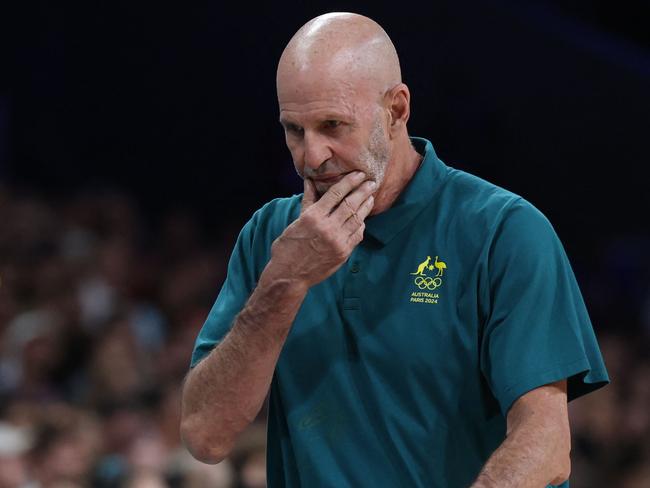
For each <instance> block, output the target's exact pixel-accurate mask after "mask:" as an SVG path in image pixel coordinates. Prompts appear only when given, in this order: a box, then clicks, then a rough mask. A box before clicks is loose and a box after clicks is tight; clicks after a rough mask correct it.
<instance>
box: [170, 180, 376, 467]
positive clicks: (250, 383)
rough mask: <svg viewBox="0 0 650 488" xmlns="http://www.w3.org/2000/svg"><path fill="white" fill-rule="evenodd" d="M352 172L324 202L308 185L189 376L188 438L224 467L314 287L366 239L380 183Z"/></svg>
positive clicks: (184, 424)
mask: <svg viewBox="0 0 650 488" xmlns="http://www.w3.org/2000/svg"><path fill="white" fill-rule="evenodd" d="M364 179H365V175H364V174H363V173H361V172H354V173H351V174H348V175H346V177H345V178H343V179H342V180H341V181H340V182H338V183H337V184H336V185H334V186H332V187H331V188H330V189H329V190H328V191H327V193H325V194H324V195H323V197H322V198H320V199H318V198H317V196H316V192H315V189H314V187H313V185H312V184H311V182H309V181H308V180H305V194H304V196H303V201H302V209H301V214H300V217H298V219H296V221H294V222H293V223H292V224H291V225H289V226H288V227H287V228H286V229H285V231H284V232H283V233H282V235H281V236H280V237H278V239H276V241H275V242H274V243H273V246H272V248H271V259H270V260H269V263H268V264H267V266H266V268H265V269H264V271H263V272H262V274H261V276H260V279H259V282H258V284H257V287H256V288H255V290H254V291H253V293H252V294H251V296H250V298H249V299H248V302H247V303H246V305H245V306H244V308H243V309H242V311H241V312H240V313H239V314H238V315H237V317H236V318H235V320H234V323H233V326H232V327H231V329H230V332H228V334H226V336H225V337H224V339H223V340H222V341H221V343H219V345H217V346H216V347H215V348H214V349H213V350H212V351H211V352H210V354H208V355H207V356H206V358H205V359H203V361H201V362H200V363H199V364H197V365H196V366H195V367H194V368H193V369H192V370H191V371H190V372H189V373H188V375H187V378H186V379H185V383H184V386H183V397H182V412H181V437H182V438H183V441H184V443H185V445H186V446H187V448H188V449H189V451H190V452H191V453H192V455H193V456H194V457H196V458H197V459H199V460H201V461H203V462H206V463H218V462H219V461H221V460H222V459H224V458H225V457H226V456H227V455H228V454H229V453H230V451H231V449H232V447H233V445H234V443H235V440H236V438H237V436H238V435H239V434H240V433H241V432H242V431H243V430H244V429H245V428H246V427H247V426H248V425H249V424H250V423H251V422H252V421H253V420H254V419H255V417H256V416H257V414H258V413H259V411H260V409H261V407H262V404H263V402H264V399H265V397H266V394H267V392H268V389H269V385H270V384H271V379H272V378H273V371H274V369H275V365H276V363H277V361H278V358H279V356H280V352H281V350H282V347H283V345H284V342H285V340H286V338H287V336H288V334H289V331H290V329H291V325H292V323H293V321H294V319H295V316H296V314H297V313H298V310H299V308H300V305H301V304H302V301H303V300H304V298H305V295H306V294H307V291H308V289H309V287H311V286H313V285H314V284H316V283H319V282H320V281H322V280H324V279H326V278H327V277H328V276H330V275H331V274H333V273H334V272H335V271H336V270H337V269H338V268H339V267H340V266H341V265H342V264H343V263H344V262H345V261H346V260H347V258H348V256H349V255H350V254H351V252H352V250H353V249H354V248H355V247H356V245H357V244H358V243H359V242H361V240H362V238H363V231H364V229H365V224H364V220H365V218H366V217H367V216H368V214H369V213H370V211H371V210H372V206H373V202H374V200H373V197H372V195H371V193H372V192H373V191H374V186H373V184H372V183H370V182H365V183H364V182H363V180H364Z"/></svg>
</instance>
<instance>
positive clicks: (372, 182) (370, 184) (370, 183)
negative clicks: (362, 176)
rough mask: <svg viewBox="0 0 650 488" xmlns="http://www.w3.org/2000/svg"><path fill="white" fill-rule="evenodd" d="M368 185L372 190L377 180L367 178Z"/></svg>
mask: <svg viewBox="0 0 650 488" xmlns="http://www.w3.org/2000/svg"><path fill="white" fill-rule="evenodd" d="M368 186H369V187H370V189H371V190H374V189H375V188H377V182H376V181H372V180H369V181H368Z"/></svg>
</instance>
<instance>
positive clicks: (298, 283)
mask: <svg viewBox="0 0 650 488" xmlns="http://www.w3.org/2000/svg"><path fill="white" fill-rule="evenodd" d="M258 286H264V287H267V288H269V290H273V291H274V292H277V293H282V294H288V295H290V296H296V297H300V298H304V296H305V295H306V294H307V292H308V291H309V284H308V283H307V282H306V281H305V280H302V279H299V278H297V277H295V276H291V275H290V274H289V273H287V269H286V266H283V265H280V264H278V263H277V262H276V261H274V260H273V258H271V260H270V261H269V262H268V264H267V265H266V267H265V268H264V271H262V274H261V275H260V279H259V282H258Z"/></svg>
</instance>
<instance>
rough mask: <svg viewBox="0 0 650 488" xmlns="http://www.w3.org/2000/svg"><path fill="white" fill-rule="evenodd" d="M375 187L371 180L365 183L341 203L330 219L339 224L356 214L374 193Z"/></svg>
mask: <svg viewBox="0 0 650 488" xmlns="http://www.w3.org/2000/svg"><path fill="white" fill-rule="evenodd" d="M376 186H377V184H376V183H375V182H374V181H372V180H368V181H365V182H364V183H363V184H362V185H361V186H359V188H357V189H356V190H354V191H353V192H352V193H350V194H349V195H348V196H346V197H345V198H344V199H343V200H342V201H341V203H340V204H339V206H338V208H337V209H336V210H335V211H334V212H333V213H332V217H334V218H335V219H337V220H338V221H339V222H340V223H341V224H343V223H345V222H346V221H347V220H348V219H349V218H350V216H352V215H353V214H356V213H357V211H358V210H359V207H360V206H361V205H362V204H363V203H364V202H365V201H366V199H367V198H368V197H369V196H370V195H371V194H372V192H373V191H375V188H376Z"/></svg>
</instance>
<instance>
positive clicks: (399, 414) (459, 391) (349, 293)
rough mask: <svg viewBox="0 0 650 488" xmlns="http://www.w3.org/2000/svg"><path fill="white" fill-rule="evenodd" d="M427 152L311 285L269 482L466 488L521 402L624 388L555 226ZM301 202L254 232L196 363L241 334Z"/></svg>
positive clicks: (275, 209)
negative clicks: (236, 327)
mask: <svg viewBox="0 0 650 488" xmlns="http://www.w3.org/2000/svg"><path fill="white" fill-rule="evenodd" d="M412 142H413V145H414V147H415V148H416V150H417V151H418V152H420V153H421V154H423V155H424V160H423V162H422V164H421V166H420V168H419V169H418V171H417V173H416V174H415V176H414V177H413V179H412V180H411V181H410V183H409V184H408V186H407V187H406V188H405V189H404V191H403V192H402V194H401V195H400V196H399V198H398V200H397V201H396V202H395V204H394V205H393V206H392V207H391V208H390V209H389V210H387V211H385V212H383V213H381V214H379V215H376V216H374V217H371V218H369V219H367V221H366V224H367V225H366V232H365V236H364V239H363V242H361V244H359V245H358V246H357V247H356V248H355V250H354V251H353V252H352V254H351V256H350V257H349V259H348V260H347V262H346V263H345V264H344V265H343V266H341V268H340V269H339V270H338V271H337V272H336V273H335V274H334V275H332V276H331V277H330V278H328V279H327V280H325V281H323V282H322V283H319V284H318V285H316V286H314V287H312V288H311V289H310V290H309V292H308V294H307V296H306V298H305V300H304V302H303V304H302V306H301V308H300V310H299V312H298V314H297V316H296V319H295V321H294V323H293V326H292V329H291V331H290V333H289V335H288V337H287V340H286V343H285V345H284V348H283V350H282V353H281V355H280V358H279V360H278V363H277V366H276V369H275V374H274V377H273V381H272V384H271V392H270V403H269V418H268V448H267V471H268V484H269V487H306V488H313V487H333V488H343V487H391V488H393V487H408V488H414V487H427V488H431V487H434V488H435V487H439V488H450V487H454V488H455V487H458V488H461V487H463V488H464V487H467V486H469V485H470V483H471V482H472V481H473V480H474V479H475V478H476V476H477V475H478V473H479V471H480V469H481V467H482V466H483V465H484V463H485V461H486V460H487V459H488V457H489V456H490V454H491V453H492V452H493V451H494V450H495V449H496V448H497V447H498V446H499V445H500V444H501V442H502V441H503V440H504V438H505V432H506V415H507V412H508V409H509V408H510V406H511V405H512V403H513V402H514V401H515V400H516V399H517V398H518V397H519V396H521V395H522V394H524V393H526V392H528V391H530V390H532V389H534V388H536V387H539V386H542V385H545V384H548V383H551V382H554V381H557V380H561V379H563V378H568V395H569V399H573V398H576V397H578V396H580V395H583V394H585V393H588V392H590V391H592V390H594V389H596V388H598V387H600V386H603V385H604V384H605V383H606V382H608V377H607V372H606V370H605V366H604V364H603V360H602V357H601V354H600V351H599V348H598V344H597V342H596V338H595V336H594V331H593V328H592V326H591V323H590V320H589V316H588V315H587V311H586V308H585V305H584V302H583V300H582V297H581V294H580V291H579V289H578V285H577V283H576V280H575V278H574V275H573V272H572V270H571V266H570V264H569V261H568V259H567V256H566V254H565V252H564V250H563V248H562V245H561V243H560V241H559V239H558V237H557V235H556V234H555V232H554V230H553V228H552V226H551V224H550V223H549V221H548V220H547V219H546V218H545V217H544V216H543V215H542V214H541V213H540V212H539V211H538V210H537V209H535V208H534V207H533V206H532V205H531V204H530V203H528V202H527V201H525V200H524V199H523V198H521V197H519V196H517V195H515V194H513V193H511V192H508V191H506V190H504V189H502V188H499V187H497V186H495V185H492V184H490V183H488V182H486V181H484V180H482V179H480V178H477V177H475V176H472V175H470V174H468V173H465V172H463V171H459V170H456V169H453V168H451V167H448V166H446V165H445V164H444V163H443V162H442V161H441V160H440V159H438V157H437V156H436V154H435V152H434V150H433V147H432V146H431V143H430V142H429V141H427V140H425V139H420V138H412ZM300 201H301V196H299V195H298V196H293V197H291V198H281V199H276V200H273V201H271V202H269V203H268V204H266V205H265V206H264V207H262V208H261V209H260V210H258V211H257V212H256V213H255V214H254V215H253V217H252V218H251V220H250V221H249V222H248V223H247V224H246V225H245V226H244V228H243V229H242V231H241V234H240V236H239V238H238V240H237V243H236V245H235V248H234V250H233V253H232V257H231V259H230V263H229V268H228V276H227V279H226V281H225V283H224V285H223V288H222V290H221V292H220V294H219V296H218V298H217V300H216V303H215V304H214V307H213V308H212V310H211V311H210V314H209V316H208V318H207V320H206V322H205V325H204V326H203V328H202V330H201V332H200V334H199V336H198V338H197V341H196V346H195V350H194V353H193V357H192V366H193V365H195V364H196V363H197V362H198V361H200V360H201V359H202V358H203V357H204V356H205V355H206V354H207V353H208V352H209V351H210V350H211V349H212V348H213V347H214V346H215V345H216V344H218V343H219V341H220V340H221V339H222V338H223V337H224V335H225V334H226V333H227V332H228V330H229V328H230V327H231V324H232V322H233V319H234V317H235V316H236V314H237V313H238V312H239V311H240V310H241V309H242V307H243V306H244V304H245V303H246V300H247V299H248V297H249V295H250V294H251V292H252V290H253V288H254V287H255V284H256V282H257V280H258V277H259V276H260V274H261V273H262V270H263V269H264V267H265V265H266V264H267V262H268V261H269V258H270V250H271V244H272V242H273V241H274V240H275V238H276V237H278V236H279V235H280V234H281V233H282V231H283V230H284V229H285V228H286V227H287V225H289V224H290V223H291V222H292V221H293V220H295V219H296V218H297V217H298V215H299V212H300ZM563 486H568V483H566V484H564V485H563Z"/></svg>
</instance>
